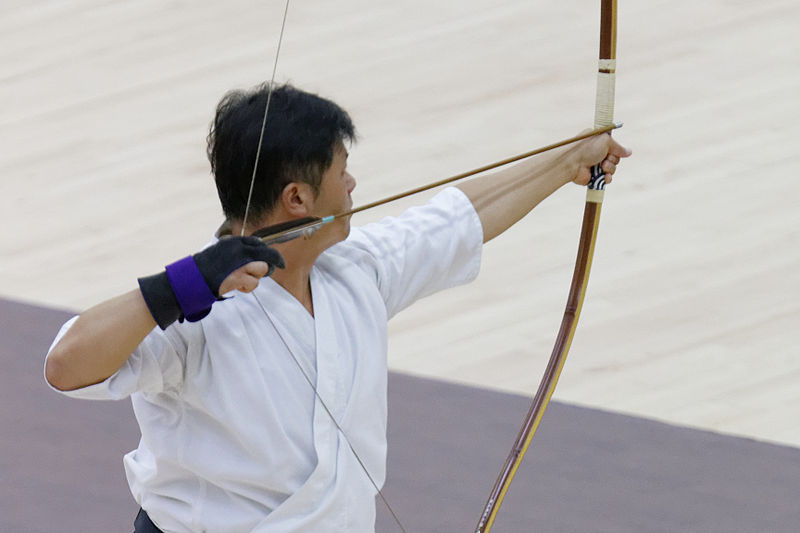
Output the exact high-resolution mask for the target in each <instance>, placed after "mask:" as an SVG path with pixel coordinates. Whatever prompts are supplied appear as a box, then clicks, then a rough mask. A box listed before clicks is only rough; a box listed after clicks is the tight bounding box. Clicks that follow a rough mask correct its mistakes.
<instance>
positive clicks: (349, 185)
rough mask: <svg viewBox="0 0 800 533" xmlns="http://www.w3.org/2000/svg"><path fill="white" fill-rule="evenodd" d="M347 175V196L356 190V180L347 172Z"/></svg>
mask: <svg viewBox="0 0 800 533" xmlns="http://www.w3.org/2000/svg"><path fill="white" fill-rule="evenodd" d="M345 175H346V176H347V194H350V193H352V192H353V189H355V188H356V179H355V178H354V177H353V175H352V174H350V173H349V172H345Z"/></svg>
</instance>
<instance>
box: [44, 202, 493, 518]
mask: <svg viewBox="0 0 800 533" xmlns="http://www.w3.org/2000/svg"><path fill="white" fill-rule="evenodd" d="M482 240H483V231H482V228H481V223H480V220H479V218H478V215H477V214H476V212H475V210H474V209H473V207H472V204H471V203H470V202H469V200H468V199H467V198H466V196H464V194H463V193H462V192H461V191H459V190H458V189H447V190H445V191H443V192H441V193H439V194H438V195H437V196H436V197H434V198H433V199H432V200H431V201H430V202H429V203H428V204H426V205H424V206H421V207H416V208H412V209H409V210H408V211H406V212H405V213H404V214H403V215H401V216H400V217H396V218H386V219H384V220H382V221H381V222H379V223H376V224H370V225H367V226H365V227H363V228H354V229H353V230H352V231H351V234H350V236H349V237H348V239H347V240H346V241H344V242H342V243H339V244H337V245H335V246H333V247H331V248H330V249H328V250H326V251H325V252H324V253H323V254H322V255H321V256H320V257H319V259H318V260H317V262H316V264H315V265H314V267H313V269H312V271H311V293H312V298H313V302H314V317H312V316H311V315H309V313H308V312H307V311H306V310H305V308H304V307H303V306H302V305H301V304H300V303H299V302H298V301H297V300H296V299H295V298H294V297H293V296H291V295H290V294H289V293H288V292H286V291H285V290H284V289H283V288H282V287H281V286H280V285H278V284H277V283H275V282H274V281H273V280H272V279H270V278H264V279H263V280H262V281H261V283H260V284H259V286H258V288H257V289H256V290H255V291H253V292H252V293H250V294H236V296H235V297H233V298H230V299H228V300H225V301H221V302H217V303H216V304H214V307H213V309H212V311H211V313H210V314H209V315H208V316H207V317H205V318H204V319H203V320H201V321H200V322H195V323H188V322H184V323H180V324H178V323H176V324H174V325H173V326H171V327H169V328H167V330H166V331H161V330H160V329H158V328H156V329H154V330H153V331H152V332H151V333H150V334H149V335H148V336H147V337H146V338H145V339H144V341H142V343H141V344H140V345H139V347H138V348H137V349H136V351H134V352H133V353H132V354H131V356H130V357H129V358H128V360H127V361H126V363H125V364H124V365H123V366H122V368H120V369H119V370H118V371H117V372H116V373H115V374H114V375H112V376H111V377H109V378H108V379H106V380H105V381H103V382H102V383H98V384H96V385H91V386H88V387H85V388H83V389H79V390H75V391H70V392H66V393H65V394H66V395H68V396H73V397H78V398H87V399H121V398H125V397H127V396H131V399H132V402H133V408H134V412H135V414H136V418H137V420H138V422H139V426H140V429H141V433H142V438H141V441H140V443H139V447H138V448H137V449H136V450H133V451H132V452H130V453H128V454H127V455H126V456H125V459H124V465H125V471H126V475H127V478H128V483H129V485H130V488H131V491H132V493H133V495H134V497H135V499H136V501H137V502H138V503H139V505H141V506H142V507H143V508H144V509H145V510H146V511H147V512H148V514H149V515H150V518H151V519H152V520H153V522H154V523H155V524H156V525H157V526H158V527H159V528H160V529H162V530H164V531H165V532H174V533H196V532H208V533H220V532H226V533H245V532H251V531H253V532H258V533H267V532H269V533H289V532H371V531H374V528H375V489H374V488H373V486H372V485H371V483H370V482H369V479H368V478H367V476H366V474H365V473H364V472H363V470H362V468H361V467H360V466H359V464H358V462H357V460H356V458H355V457H354V455H353V452H352V451H351V450H350V447H349V446H348V444H347V441H346V440H345V438H344V437H343V436H342V435H341V434H340V432H339V431H338V430H337V428H336V426H335V424H334V423H333V421H332V420H331V418H330V416H329V415H328V414H327V413H326V412H325V409H324V408H323V407H322V406H321V405H320V400H319V399H318V398H317V397H316V396H315V394H314V391H313V390H312V388H311V386H310V385H309V383H308V382H307V380H306V378H305V377H304V376H303V373H301V372H300V370H299V369H298V366H297V364H296V363H295V361H294V360H293V359H292V356H291V354H293V355H294V356H295V357H296V358H297V360H298V362H299V363H300V365H302V367H303V369H304V371H305V372H306V373H307V375H308V377H309V378H310V379H311V380H312V381H313V382H314V383H315V386H316V387H317V391H318V393H319V396H320V397H321V398H322V399H323V400H324V402H325V403H326V404H327V406H328V408H329V409H330V410H331V412H332V414H333V416H334V417H335V418H336V420H337V421H338V423H339V424H340V425H341V427H342V429H343V431H344V433H345V434H346V436H347V439H349V441H350V444H351V445H352V446H353V448H355V450H356V451H357V453H358V455H359V456H360V457H361V459H362V460H363V462H364V464H365V466H366V469H367V470H368V471H369V473H370V474H371V475H372V477H373V478H374V479H375V482H376V483H377V484H378V485H379V486H381V485H382V484H383V482H384V480H385V475H386V381H387V367H386V352H387V336H386V330H387V320H388V319H389V318H390V317H392V316H393V315H394V314H396V313H397V312H398V311H400V310H401V309H403V308H405V307H406V306H408V305H409V304H411V303H412V302H414V301H415V300H417V299H419V298H421V297H423V296H425V295H428V294H431V293H433V292H435V291H438V290H441V289H444V288H447V287H452V286H454V285H457V284H461V283H465V282H467V281H470V280H472V279H473V278H474V277H475V276H476V275H477V274H478V270H479V266H480V252H481V247H482ZM259 302H260V304H261V305H259ZM262 306H263V308H264V309H265V310H266V314H265V311H264V310H262ZM74 320H75V318H73V319H72V320H70V321H69V322H67V323H66V324H65V325H64V326H63V327H62V329H61V331H60V332H59V334H58V336H57V337H56V340H55V342H54V344H55V343H56V342H58V340H59V339H60V338H61V336H62V335H63V334H64V333H65V332H66V330H67V329H68V328H69V327H70V326H71V324H72V323H73V322H74Z"/></svg>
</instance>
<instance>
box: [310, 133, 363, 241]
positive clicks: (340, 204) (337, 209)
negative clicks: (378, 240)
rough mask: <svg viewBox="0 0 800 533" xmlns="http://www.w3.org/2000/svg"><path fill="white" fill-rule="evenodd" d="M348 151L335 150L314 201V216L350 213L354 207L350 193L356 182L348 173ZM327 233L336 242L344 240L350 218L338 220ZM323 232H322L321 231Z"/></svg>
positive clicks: (344, 149) (348, 230) (341, 148)
mask: <svg viewBox="0 0 800 533" xmlns="http://www.w3.org/2000/svg"><path fill="white" fill-rule="evenodd" d="M347 156H348V153H347V149H346V148H345V147H344V146H343V145H341V144H340V145H339V146H337V147H336V148H335V149H334V153H333V162H332V163H331V166H330V167H328V169H327V170H326V171H325V172H324V173H323V174H322V183H321V184H320V189H319V195H317V197H316V198H315V200H314V209H313V212H312V213H311V214H312V215H313V216H318V217H324V216H328V215H337V214H339V213H343V212H345V211H349V210H350V209H352V207H353V199H352V198H351V197H350V193H352V192H353V189H355V187H356V180H355V178H353V176H351V175H350V173H348V172H347ZM328 226H331V227H330V229H328V228H327V227H324V228H323V229H327V231H326V233H328V234H331V235H332V236H334V237H335V239H336V242H338V241H341V240H344V239H346V238H347V235H348V234H349V233H350V217H345V218H342V219H338V220H336V221H334V222H332V223H331V224H328ZM320 231H322V230H320Z"/></svg>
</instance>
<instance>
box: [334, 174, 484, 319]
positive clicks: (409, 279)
mask: <svg viewBox="0 0 800 533" xmlns="http://www.w3.org/2000/svg"><path fill="white" fill-rule="evenodd" d="M346 243H347V244H346V246H347V247H350V246H353V247H354V248H355V249H360V250H361V251H363V252H366V254H367V255H368V256H369V257H370V258H371V259H372V260H370V261H368V262H365V261H359V263H361V267H362V268H366V269H374V275H375V276H376V278H377V283H378V289H379V290H380V292H381V295H382V296H383V299H384V302H385V303H386V310H387V314H388V317H390V318H391V317H392V316H394V315H395V314H397V313H398V312H400V311H401V310H403V309H404V308H405V307H407V306H408V305H410V304H411V303H413V302H414V301H416V300H418V299H420V298H422V297H424V296H427V295H429V294H432V293H434V292H437V291H440V290H442V289H447V288H450V287H454V286H456V285H461V284H464V283H467V282H469V281H472V280H473V279H474V278H475V277H476V276H477V275H478V271H479V270H480V262H481V250H482V247H483V227H482V226H481V222H480V218H479V217H478V214H477V213H476V212H475V208H474V207H473V206H472V203H471V202H470V201H469V199H468V198H467V197H466V196H465V195H464V193H463V192H461V190H459V189H456V188H450V189H445V190H444V191H442V192H440V193H439V194H437V195H436V196H434V197H433V198H432V199H431V200H430V201H429V202H428V203H427V204H425V205H423V206H419V207H413V208H411V209H409V210H407V211H406V212H404V213H403V214H402V215H400V216H399V217H387V218H385V219H383V220H381V221H380V222H377V223H374V224H368V225H366V226H364V227H362V228H354V229H353V231H352V232H351V234H350V237H349V238H348V239H347V241H346Z"/></svg>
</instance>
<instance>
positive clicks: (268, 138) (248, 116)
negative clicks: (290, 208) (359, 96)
mask: <svg viewBox="0 0 800 533" xmlns="http://www.w3.org/2000/svg"><path fill="white" fill-rule="evenodd" d="M269 88H270V86H269V84H268V83H264V84H261V85H258V86H256V87H254V88H252V89H249V90H237V91H231V92H229V93H228V94H226V95H225V96H224V97H223V98H222V100H220V102H219V105H217V112H216V115H215V116H214V121H213V122H212V123H211V127H210V129H209V134H208V151H207V152H208V160H209V161H210V162H211V171H212V172H213V173H214V180H215V181H216V184H217V193H218V194H219V200H220V203H221V204H222V210H223V212H224V213H225V216H226V217H227V218H228V220H243V219H244V214H245V208H246V205H247V196H248V193H249V191H250V182H251V180H252V178H253V168H254V165H255V157H256V150H257V149H258V139H259V136H260V135H261V126H262V123H263V118H264V108H265V107H266V105H267V97H268V95H269V92H270V91H269ZM355 139H356V132H355V127H354V126H353V122H352V120H351V119H350V116H349V115H348V114H347V112H346V111H345V110H344V109H342V108H341V107H339V106H338V105H337V104H335V103H334V102H331V101H330V100H326V99H324V98H321V97H319V96H317V95H315V94H311V93H307V92H305V91H301V90H300V89H297V88H295V87H293V86H291V85H288V84H286V85H276V86H273V89H272V96H271V97H270V103H269V113H268V114H267V123H266V127H265V129H264V139H263V142H262V145H261V152H260V154H259V160H258V169H257V173H256V177H255V183H254V186H253V197H252V200H251V206H250V213H249V214H248V218H249V217H250V216H251V215H252V217H253V218H260V217H262V216H263V215H265V214H267V213H268V212H269V211H270V210H271V209H272V208H273V207H274V206H275V203H276V202H277V200H278V198H279V197H280V194H281V192H282V191H283V189H284V187H286V185H288V184H289V183H291V182H303V183H308V184H309V185H311V186H312V189H313V191H314V193H315V194H316V193H318V192H319V187H320V185H321V183H322V174H323V173H324V172H325V170H327V169H328V167H330V165H331V163H332V162H333V153H334V149H335V148H336V147H337V146H338V145H339V144H340V143H344V142H345V141H348V142H353V141H354V140H355Z"/></svg>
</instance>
